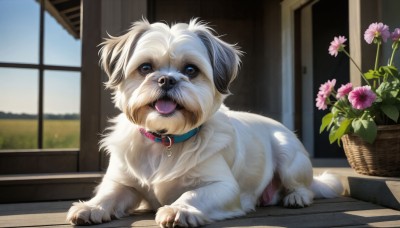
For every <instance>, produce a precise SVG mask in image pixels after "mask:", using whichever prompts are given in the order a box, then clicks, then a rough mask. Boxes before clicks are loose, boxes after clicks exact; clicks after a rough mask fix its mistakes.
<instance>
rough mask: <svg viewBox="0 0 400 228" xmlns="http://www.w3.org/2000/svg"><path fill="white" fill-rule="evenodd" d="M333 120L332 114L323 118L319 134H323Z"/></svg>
mask: <svg viewBox="0 0 400 228" xmlns="http://www.w3.org/2000/svg"><path fill="white" fill-rule="evenodd" d="M332 118H333V114H332V113H331V112H330V113H328V114H326V115H325V116H324V117H323V118H322V122H321V127H320V128H319V133H320V134H321V133H322V132H323V131H324V130H325V128H326V127H327V126H328V125H329V124H330V123H331V122H332Z"/></svg>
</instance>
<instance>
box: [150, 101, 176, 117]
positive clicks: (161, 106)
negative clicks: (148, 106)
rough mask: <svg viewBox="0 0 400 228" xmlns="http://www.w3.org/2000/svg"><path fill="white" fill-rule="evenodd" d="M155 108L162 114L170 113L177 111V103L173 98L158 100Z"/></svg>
mask: <svg viewBox="0 0 400 228" xmlns="http://www.w3.org/2000/svg"><path fill="white" fill-rule="evenodd" d="M155 108H156V110H157V112H159V113H161V114H170V113H172V112H174V111H175V109H176V103H175V102H173V101H171V100H158V101H157V102H156V105H155Z"/></svg>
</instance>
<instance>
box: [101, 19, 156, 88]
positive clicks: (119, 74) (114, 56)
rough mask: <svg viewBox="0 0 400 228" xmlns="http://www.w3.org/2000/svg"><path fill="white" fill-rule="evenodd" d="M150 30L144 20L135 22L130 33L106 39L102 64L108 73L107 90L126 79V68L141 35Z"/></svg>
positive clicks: (102, 48) (102, 52) (102, 51)
mask: <svg viewBox="0 0 400 228" xmlns="http://www.w3.org/2000/svg"><path fill="white" fill-rule="evenodd" d="M149 29H150V23H149V22H148V21H147V20H145V19H143V20H142V21H138V22H135V23H134V24H133V25H132V27H131V28H130V29H129V31H128V32H127V33H126V34H124V35H122V36H117V37H113V36H110V35H109V38H107V39H105V41H104V42H103V43H101V44H100V46H101V49H100V52H99V54H100V64H101V67H102V68H103V69H104V71H105V72H106V73H107V75H108V77H109V80H108V81H107V82H106V83H105V85H106V87H107V88H115V87H116V86H117V85H118V84H119V83H120V82H121V81H122V80H123V79H124V77H125V75H124V72H125V67H126V64H127V61H128V59H129V57H130V56H131V55H132V53H133V51H134V49H135V46H136V43H137V42H138V40H139V39H140V37H141V35H142V34H143V33H145V32H146V31H147V30H149Z"/></svg>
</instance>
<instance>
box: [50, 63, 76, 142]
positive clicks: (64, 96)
mask: <svg viewBox="0 0 400 228" xmlns="http://www.w3.org/2000/svg"><path fill="white" fill-rule="evenodd" d="M44 113H45V116H44V126H43V148H79V136H80V118H79V115H80V72H68V71H50V70H48V71H45V74H44Z"/></svg>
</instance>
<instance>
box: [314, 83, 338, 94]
mask: <svg viewBox="0 0 400 228" xmlns="http://www.w3.org/2000/svg"><path fill="white" fill-rule="evenodd" d="M335 85H336V79H333V80H332V81H331V80H328V81H327V82H325V83H324V84H321V86H320V87H319V92H318V93H321V94H322V95H323V96H324V97H329V96H330V95H331V92H332V90H333V88H334V87H335Z"/></svg>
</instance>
